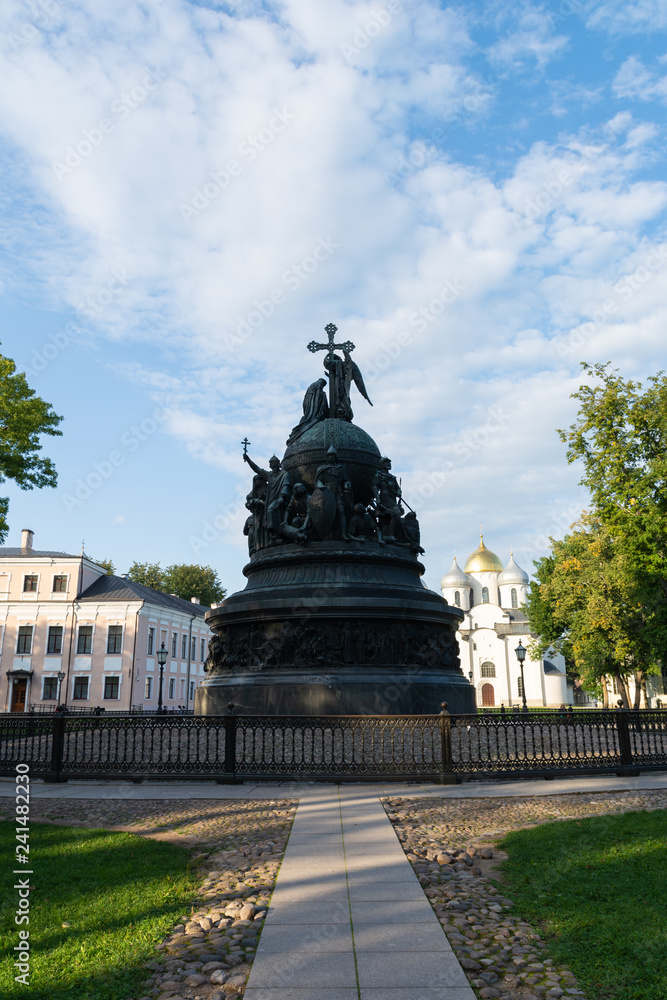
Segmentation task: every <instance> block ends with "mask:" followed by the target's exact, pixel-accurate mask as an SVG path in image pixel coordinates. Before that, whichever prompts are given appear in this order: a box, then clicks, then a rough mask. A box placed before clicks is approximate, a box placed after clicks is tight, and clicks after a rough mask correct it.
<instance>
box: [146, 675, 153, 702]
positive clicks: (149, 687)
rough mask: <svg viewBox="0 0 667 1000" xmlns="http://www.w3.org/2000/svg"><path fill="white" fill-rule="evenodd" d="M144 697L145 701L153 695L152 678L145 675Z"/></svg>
mask: <svg viewBox="0 0 667 1000" xmlns="http://www.w3.org/2000/svg"><path fill="white" fill-rule="evenodd" d="M145 697H146V700H147V701H150V699H151V698H152V697H153V678H152V677H147V678H146V695H145Z"/></svg>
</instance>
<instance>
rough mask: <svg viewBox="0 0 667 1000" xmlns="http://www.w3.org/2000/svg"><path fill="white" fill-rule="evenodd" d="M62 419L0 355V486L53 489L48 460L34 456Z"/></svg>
mask: <svg viewBox="0 0 667 1000" xmlns="http://www.w3.org/2000/svg"><path fill="white" fill-rule="evenodd" d="M61 420H62V417H59V416H58V415H57V414H56V413H54V412H53V410H52V408H51V404H50V403H46V402H45V401H44V400H43V399H40V397H39V396H37V395H36V394H35V392H34V390H33V389H31V388H30V386H29V385H28V382H27V380H26V377H25V375H24V374H23V373H22V372H17V371H16V365H15V364H14V362H13V361H12V360H11V358H5V357H3V356H2V355H0V483H4V482H6V480H8V479H11V480H12V481H13V482H15V483H16V485H17V486H19V487H20V488H21V489H22V490H32V489H35V487H38V488H41V487H42V486H56V485H57V482H58V477H57V473H56V469H55V466H54V464H53V462H52V461H51V459H49V458H43V457H40V456H39V455H38V452H40V451H41V449H42V446H41V444H40V442H39V438H40V435H41V434H50V435H51V436H52V437H57V436H60V435H61V434H62V431H59V430H58V424H59V423H60V421H61ZM8 511H9V500H8V499H7V498H6V497H3V498H0V542H1V541H4V540H5V538H6V537H7V531H8V529H9V526H8V523H7V514H8Z"/></svg>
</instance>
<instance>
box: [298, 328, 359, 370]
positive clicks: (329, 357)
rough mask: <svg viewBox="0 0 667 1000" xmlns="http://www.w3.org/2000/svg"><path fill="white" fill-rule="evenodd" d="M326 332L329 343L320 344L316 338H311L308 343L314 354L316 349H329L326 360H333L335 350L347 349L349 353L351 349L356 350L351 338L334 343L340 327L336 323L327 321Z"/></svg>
mask: <svg viewBox="0 0 667 1000" xmlns="http://www.w3.org/2000/svg"><path fill="white" fill-rule="evenodd" d="M324 332H325V333H326V335H327V338H328V343H326V344H318V343H316V342H315V341H314V340H311V342H310V343H309V344H308V350H309V351H312V353H313V354H314V353H315V351H328V352H329V353H328V354H327V356H326V361H329V362H331V361H333V359H334V351H347V353H348V354H349V353H350V351H353V350H354V344H353V343H352V341H351V340H346V341H345V343H344V344H334V338H335V336H336V334H337V333H338V327H337V326H336V325H335V324H334V323H327V325H326V326H325V327H324Z"/></svg>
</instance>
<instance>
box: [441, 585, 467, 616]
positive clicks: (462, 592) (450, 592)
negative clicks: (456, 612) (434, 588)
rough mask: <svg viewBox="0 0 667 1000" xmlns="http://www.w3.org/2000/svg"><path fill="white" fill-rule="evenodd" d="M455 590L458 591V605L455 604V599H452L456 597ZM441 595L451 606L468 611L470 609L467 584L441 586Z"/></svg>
mask: <svg viewBox="0 0 667 1000" xmlns="http://www.w3.org/2000/svg"><path fill="white" fill-rule="evenodd" d="M457 591H458V593H459V597H460V602H461V603H460V604H458V605H457V604H456V601H455V599H454V598H455V597H456V592H457ZM442 596H443V597H444V599H445V600H446V601H447V603H448V604H451V605H452V607H460V608H461V610H462V611H469V610H470V587H468V586H465V587H463V586H461V587H443V588H442Z"/></svg>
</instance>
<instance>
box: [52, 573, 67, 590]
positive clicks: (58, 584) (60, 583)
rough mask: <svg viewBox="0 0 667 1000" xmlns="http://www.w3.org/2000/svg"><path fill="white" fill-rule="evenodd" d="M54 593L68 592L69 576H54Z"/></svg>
mask: <svg viewBox="0 0 667 1000" xmlns="http://www.w3.org/2000/svg"><path fill="white" fill-rule="evenodd" d="M53 593H54V594H66V593H67V577H66V576H54V578H53Z"/></svg>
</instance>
